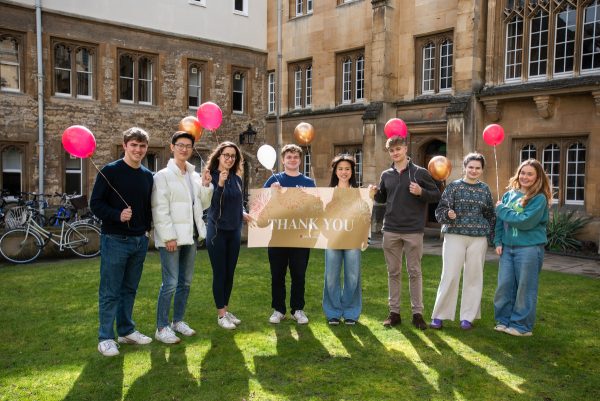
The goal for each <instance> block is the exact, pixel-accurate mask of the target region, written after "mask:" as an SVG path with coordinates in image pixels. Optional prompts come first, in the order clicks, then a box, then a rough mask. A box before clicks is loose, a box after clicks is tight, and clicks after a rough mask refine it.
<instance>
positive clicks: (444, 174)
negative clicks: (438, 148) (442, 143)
mask: <svg viewBox="0 0 600 401" xmlns="http://www.w3.org/2000/svg"><path fill="white" fill-rule="evenodd" d="M427 170H429V173H430V174H431V176H432V177H433V179H434V180H438V181H444V180H445V179H446V178H448V177H450V173H451V172H452V163H450V160H448V159H446V158H445V157H444V156H435V157H433V158H432V159H431V160H429V164H428V165H427Z"/></svg>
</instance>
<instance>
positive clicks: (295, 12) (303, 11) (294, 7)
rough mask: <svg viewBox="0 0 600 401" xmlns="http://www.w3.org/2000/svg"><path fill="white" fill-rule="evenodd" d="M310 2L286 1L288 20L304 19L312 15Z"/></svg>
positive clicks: (304, 0)
mask: <svg viewBox="0 0 600 401" xmlns="http://www.w3.org/2000/svg"><path fill="white" fill-rule="evenodd" d="M313 3H314V2H313V1H312V0H288V6H289V11H290V13H289V14H290V15H289V18H290V19H294V18H301V17H306V16H307V15H311V14H312V13H313V7H314V4H313Z"/></svg>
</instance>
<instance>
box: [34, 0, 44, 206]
mask: <svg viewBox="0 0 600 401" xmlns="http://www.w3.org/2000/svg"><path fill="white" fill-rule="evenodd" d="M35 29H36V39H37V96H38V153H39V159H38V173H39V176H38V193H40V194H43V193H44V65H43V60H42V0H35ZM39 207H40V212H43V211H42V205H41V204H40V205H39Z"/></svg>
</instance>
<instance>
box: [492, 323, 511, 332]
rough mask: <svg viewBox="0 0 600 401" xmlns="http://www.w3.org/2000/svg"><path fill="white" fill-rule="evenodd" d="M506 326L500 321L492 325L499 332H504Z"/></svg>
mask: <svg viewBox="0 0 600 401" xmlns="http://www.w3.org/2000/svg"><path fill="white" fill-rule="evenodd" d="M507 328H508V327H506V326H505V325H503V324H501V323H500V324H497V325H496V326H494V330H496V331H499V332H501V333H506V329H507Z"/></svg>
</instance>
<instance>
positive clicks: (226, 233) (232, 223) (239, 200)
mask: <svg viewBox="0 0 600 401" xmlns="http://www.w3.org/2000/svg"><path fill="white" fill-rule="evenodd" d="M243 164H244V160H243V157H242V153H241V152H240V149H239V148H238V147H237V145H236V144H234V143H233V142H228V141H227V142H222V143H220V144H219V145H217V147H216V148H215V150H214V151H213V152H212V154H211V155H210V156H209V158H208V166H207V169H208V171H209V172H210V175H211V177H212V184H213V186H214V188H215V189H214V192H213V196H212V200H211V205H210V208H209V209H208V224H207V230H206V248H207V250H208V256H209V257H210V263H211V265H212V271H213V285H212V288H213V297H214V300H215V305H216V307H217V314H218V319H217V323H218V324H219V326H221V327H223V328H224V329H228V330H233V329H235V328H236V326H237V325H239V324H240V323H241V321H240V320H239V319H238V318H237V317H235V316H234V315H233V314H232V313H231V312H229V298H230V296H231V290H232V288H233V275H234V272H235V267H236V265H237V260H238V255H239V253H240V240H241V232H242V223H243V221H244V219H247V218H248V217H247V215H246V214H245V212H244V207H243V200H244V196H243V193H244V192H243V187H242V179H241V175H242V166H243Z"/></svg>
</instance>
